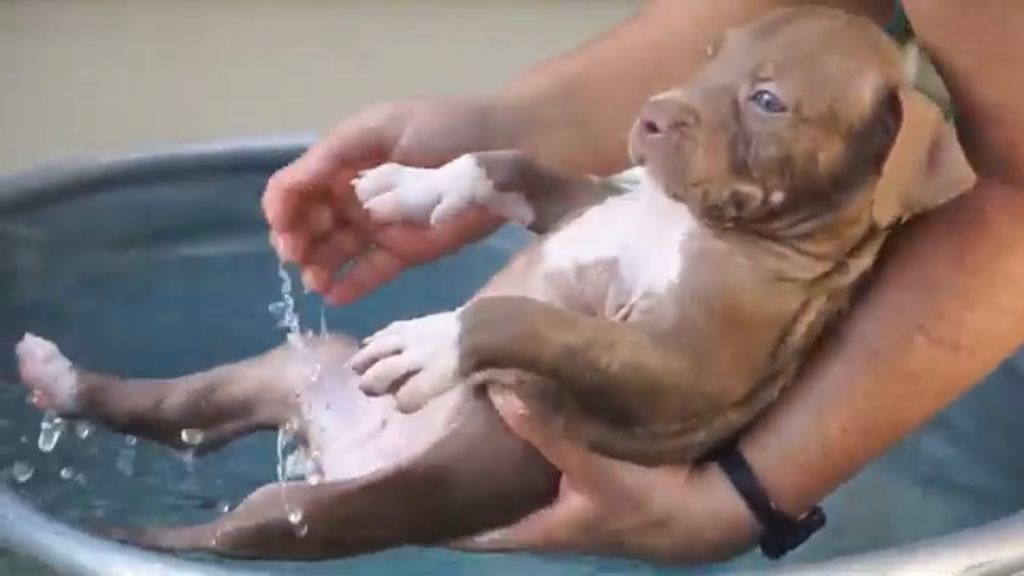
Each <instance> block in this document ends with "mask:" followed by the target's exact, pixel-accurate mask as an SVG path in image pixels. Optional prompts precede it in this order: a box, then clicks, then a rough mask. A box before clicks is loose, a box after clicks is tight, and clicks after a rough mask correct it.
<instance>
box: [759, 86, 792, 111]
mask: <svg viewBox="0 0 1024 576" xmlns="http://www.w3.org/2000/svg"><path fill="white" fill-rule="evenodd" d="M750 101H751V102H753V103H754V106H757V107H758V108H760V109H761V111H762V112H766V113H768V114H783V113H785V112H788V111H789V108H788V107H787V106H786V103H785V102H783V101H782V98H779V96H778V95H777V94H775V93H774V92H772V91H771V90H766V89H764V88H761V89H760V90H757V91H755V92H754V93H753V94H751V95H750Z"/></svg>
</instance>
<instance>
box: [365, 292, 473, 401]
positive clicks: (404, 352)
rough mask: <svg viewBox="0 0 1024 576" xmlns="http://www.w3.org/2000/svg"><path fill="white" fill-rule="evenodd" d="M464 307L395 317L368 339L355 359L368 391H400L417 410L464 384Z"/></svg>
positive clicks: (398, 397)
mask: <svg viewBox="0 0 1024 576" xmlns="http://www.w3.org/2000/svg"><path fill="white" fill-rule="evenodd" d="M458 361H459V319H458V311H454V312H444V313H441V314H432V315H430V316H424V317H422V318H416V319H414V320H406V321H401V322H394V323H392V324H390V325H388V326H387V327H386V328H384V329H383V330H381V331H379V332H377V333H376V334H374V335H372V336H370V337H369V338H367V339H366V340H365V341H364V346H363V347H362V348H361V349H360V350H359V351H358V352H356V353H355V355H353V356H352V359H351V360H349V364H350V365H351V366H352V368H353V369H354V370H355V371H356V372H358V373H359V374H360V383H359V387H360V388H361V389H362V390H363V391H364V392H366V393H367V394H374V395H377V394H384V393H387V392H392V391H394V390H395V388H397V392H395V400H396V402H397V404H398V408H399V410H401V411H403V412H411V411H415V410H417V409H419V408H421V407H422V406H423V405H424V404H426V403H427V402H428V401H430V399H432V398H434V397H437V396H440V395H441V394H443V393H445V392H447V391H448V390H450V389H451V388H453V387H455V385H456V384H458V378H457V374H456V372H457V370H458Z"/></svg>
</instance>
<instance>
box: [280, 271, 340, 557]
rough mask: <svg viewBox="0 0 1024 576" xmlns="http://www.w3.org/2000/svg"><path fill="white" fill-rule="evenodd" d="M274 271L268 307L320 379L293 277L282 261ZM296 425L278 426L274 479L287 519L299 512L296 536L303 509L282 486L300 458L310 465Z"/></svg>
mask: <svg viewBox="0 0 1024 576" xmlns="http://www.w3.org/2000/svg"><path fill="white" fill-rule="evenodd" d="M277 275H278V277H279V278H280V279H281V300H280V301H278V302H274V303H272V304H270V305H269V306H268V307H267V309H268V310H269V312H270V313H271V314H272V315H273V316H274V317H275V318H276V319H277V327H278V328H283V329H285V330H286V338H287V341H288V343H289V344H290V345H291V346H292V347H293V348H294V349H295V351H296V352H297V354H296V356H297V359H298V361H299V362H300V363H301V364H302V365H303V367H304V368H306V369H307V373H308V375H309V379H310V382H311V383H316V382H317V381H319V379H320V373H321V366H320V363H319V362H318V361H317V359H316V356H315V354H313V351H312V350H311V348H310V346H309V339H310V338H311V337H313V334H312V332H311V333H310V334H305V333H304V332H303V330H302V323H301V321H300V318H299V314H298V312H297V311H296V309H295V298H294V296H293V295H292V279H291V276H290V275H289V274H288V271H287V270H285V268H284V264H281V263H279V264H278V266H277ZM320 330H321V333H326V330H327V319H326V309H325V308H324V307H321V314H320ZM297 429H298V427H297V425H296V423H294V422H288V423H286V424H285V425H283V426H281V427H279V428H278V431H277V482H278V485H279V486H280V487H281V504H282V506H284V509H285V511H286V512H288V518H289V521H291V519H292V518H293V517H294V516H295V515H296V514H297V515H298V520H296V521H294V522H292V524H293V525H294V526H296V530H297V532H296V533H297V534H298V535H299V537H303V536H305V535H306V532H307V528H306V527H305V526H304V525H303V524H302V512H301V510H292V509H291V506H290V505H289V504H288V501H287V490H286V488H285V484H286V482H287V481H288V480H289V479H290V478H291V477H292V476H295V475H305V474H306V472H305V470H297V468H300V466H299V463H300V461H302V462H303V465H302V466H301V467H302V468H304V469H306V470H308V468H309V466H308V464H307V463H305V462H304V457H303V456H299V455H296V453H295V448H296V447H295V446H294V440H295V432H296V430H297Z"/></svg>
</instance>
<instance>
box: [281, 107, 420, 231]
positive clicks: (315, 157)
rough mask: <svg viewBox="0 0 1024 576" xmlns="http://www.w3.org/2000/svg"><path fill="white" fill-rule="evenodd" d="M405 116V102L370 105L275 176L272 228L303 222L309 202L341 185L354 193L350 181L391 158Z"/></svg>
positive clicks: (327, 195) (289, 228)
mask: <svg viewBox="0 0 1024 576" xmlns="http://www.w3.org/2000/svg"><path fill="white" fill-rule="evenodd" d="M401 120H402V109H401V108H400V107H396V106H384V107H378V108H373V109H370V110H368V111H366V112H364V113H362V114H360V115H357V116H356V117H355V118H352V119H351V120H349V121H347V122H345V123H343V124H341V125H340V126H338V128H336V129H335V130H334V131H333V132H332V133H331V134H329V135H328V136H327V137H325V138H324V139H322V140H321V141H319V142H317V143H316V144H315V145H313V146H312V147H310V149H309V150H307V151H306V152H305V153H304V154H303V155H302V156H300V157H299V158H298V159H296V160H295V161H294V162H292V163H291V164H289V165H288V166H286V167H285V168H282V169H281V170H279V171H278V172H277V173H275V174H274V175H273V176H271V178H270V179H269V181H268V182H267V187H266V189H265V190H264V193H263V199H262V204H263V212H264V214H265V216H266V218H267V222H268V223H269V224H270V227H271V228H272V229H274V230H276V231H277V232H279V233H285V232H290V231H292V230H294V229H295V228H297V227H301V226H302V225H303V224H304V221H303V219H304V217H305V214H306V212H307V208H308V205H309V203H310V202H312V201H324V200H330V196H331V194H332V192H333V191H334V189H335V188H338V187H340V188H342V189H343V190H347V192H346V194H347V195H349V196H352V195H353V194H351V185H350V184H349V183H348V182H349V180H351V178H352V176H354V175H355V174H356V173H358V172H359V171H360V170H362V169H365V168H369V167H370V166H375V165H377V164H380V163H382V162H384V161H385V160H387V158H388V156H389V155H390V153H391V150H392V149H393V148H394V145H395V141H396V140H397V138H398V137H399V132H400V130H399V125H400V123H401ZM339 184H340V186H339ZM345 208H348V206H346V207H345Z"/></svg>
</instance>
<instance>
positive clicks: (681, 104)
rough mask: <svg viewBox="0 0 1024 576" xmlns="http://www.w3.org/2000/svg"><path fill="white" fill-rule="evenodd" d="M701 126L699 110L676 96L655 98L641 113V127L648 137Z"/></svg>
mask: <svg viewBox="0 0 1024 576" xmlns="http://www.w3.org/2000/svg"><path fill="white" fill-rule="evenodd" d="M699 124H700V114H699V113H698V112H697V109H696V108H694V107H693V106H692V105H690V104H688V103H687V102H685V101H684V100H682V99H681V98H679V97H676V96H663V97H659V98H654V99H652V100H650V101H649V102H647V104H645V105H644V108H643V110H642V111H641V112H640V125H641V127H642V128H643V131H644V133H646V134H647V135H648V136H660V135H662V134H667V133H669V132H674V131H677V130H685V129H689V128H696V127H697V126H698V125H699Z"/></svg>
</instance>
